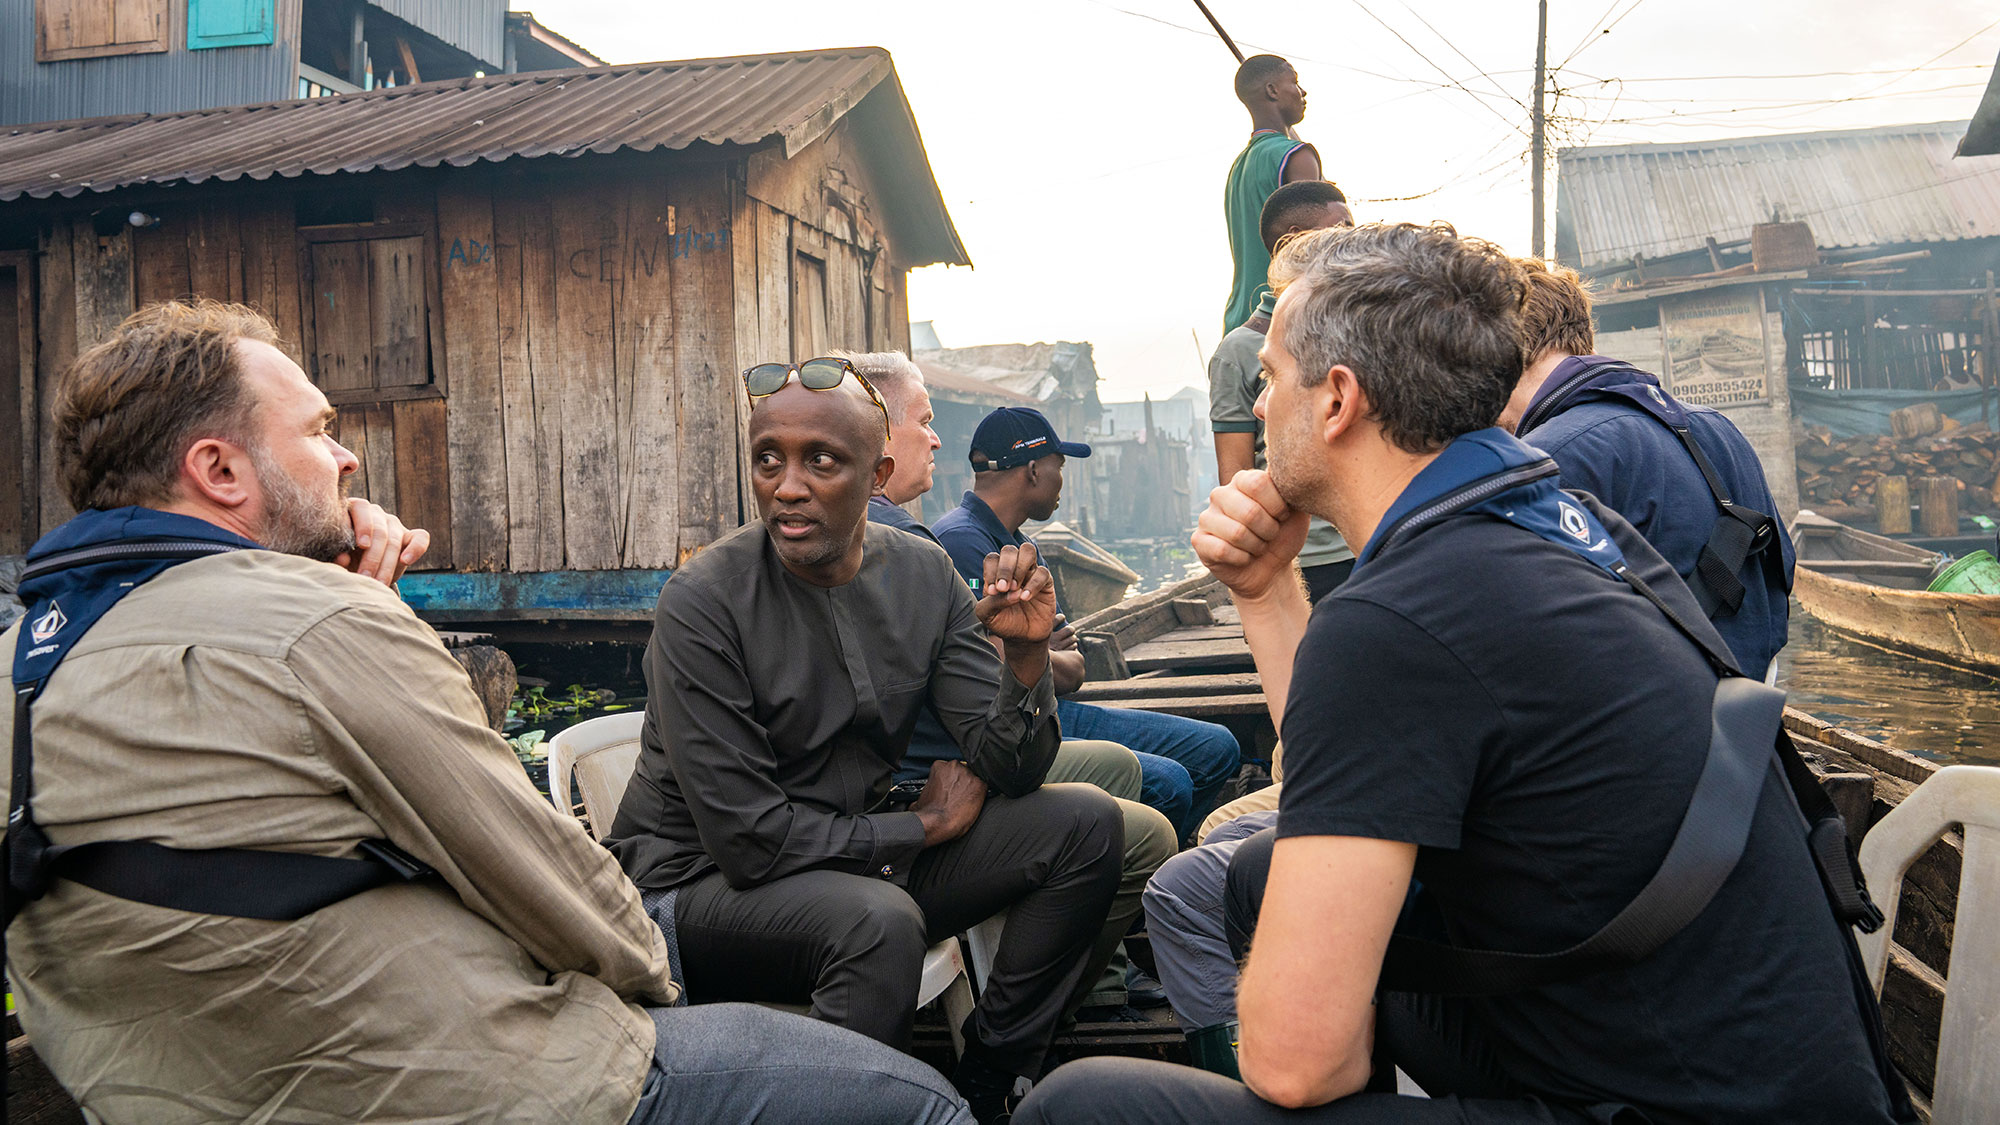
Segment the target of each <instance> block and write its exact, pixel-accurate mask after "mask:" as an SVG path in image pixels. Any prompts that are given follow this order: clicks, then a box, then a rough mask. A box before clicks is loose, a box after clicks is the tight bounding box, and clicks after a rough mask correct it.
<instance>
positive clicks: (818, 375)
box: [743, 356, 889, 432]
mask: <svg viewBox="0 0 2000 1125" xmlns="http://www.w3.org/2000/svg"><path fill="white" fill-rule="evenodd" d="M794 375H796V376H798V378H799V383H800V384H801V385H803V386H804V387H805V389H807V390H809V391H830V390H832V389H833V388H835V387H838V386H839V385H840V384H841V381H842V380H844V379H846V378H847V377H848V376H849V375H852V376H854V381H855V382H857V383H859V384H861V389H862V390H864V391H867V392H868V397H869V398H870V399H872V400H874V402H875V408H876V409H877V410H880V411H881V412H882V429H883V431H884V432H887V431H888V428H889V407H888V404H886V403H884V402H883V401H882V396H881V394H880V393H879V392H877V391H876V390H875V384H873V383H870V382H869V381H868V380H867V378H866V377H864V376H863V375H862V374H861V372H859V371H856V370H855V369H854V365H853V364H852V363H849V362H848V361H846V360H844V359H841V358H840V357H838V356H820V357H818V358H816V359H809V360H806V361H805V362H804V363H760V364H758V365H757V366H755V367H752V368H750V369H748V370H746V371H745V372H743V389H744V391H746V392H747V393H748V394H749V395H750V406H751V408H752V409H755V408H756V406H757V400H758V399H763V398H769V397H771V396H772V395H774V394H777V393H778V392H779V391H781V390H783V389H784V387H785V384H786V383H789V382H791V381H792V376H794Z"/></svg>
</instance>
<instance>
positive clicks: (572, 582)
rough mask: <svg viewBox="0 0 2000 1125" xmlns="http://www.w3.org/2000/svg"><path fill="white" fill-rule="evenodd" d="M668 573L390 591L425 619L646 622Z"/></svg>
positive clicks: (583, 573) (466, 580) (544, 576)
mask: <svg viewBox="0 0 2000 1125" xmlns="http://www.w3.org/2000/svg"><path fill="white" fill-rule="evenodd" d="M672 575H673V571H671V570H551V571H540V572H536V573H532V574H452V573H445V572H437V573H423V574H405V575H404V576H403V578H402V580H401V581H399V582H397V583H396V590H397V592H398V593H400V594H401V595H402V596H403V601H405V602H407V603H409V606H410V608H411V609H414V610H416V611H417V612H418V613H420V614H423V615H425V616H427V617H447V616H452V615H461V614H462V615H465V616H466V618H467V619H470V620H477V619H479V618H510V619H532V618H540V617H548V618H556V619H560V618H595V619H600V620H601V619H607V618H621V619H642V620H650V619H651V618H652V616H653V606H654V603H656V602H657V601H659V597H660V587H662V586H664V585H666V584H667V579H668V578H669V577H671V576H672Z"/></svg>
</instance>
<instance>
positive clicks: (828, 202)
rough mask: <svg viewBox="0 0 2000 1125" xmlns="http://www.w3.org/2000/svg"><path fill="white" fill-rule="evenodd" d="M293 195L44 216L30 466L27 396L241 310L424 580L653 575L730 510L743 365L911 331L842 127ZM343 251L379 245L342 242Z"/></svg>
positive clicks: (50, 492) (379, 178) (872, 342)
mask: <svg viewBox="0 0 2000 1125" xmlns="http://www.w3.org/2000/svg"><path fill="white" fill-rule="evenodd" d="M309 191H317V192H319V193H320V195H319V196H317V197H315V198H318V199H321V200H324V198H325V195H326V188H325V186H324V185H321V184H304V185H292V184H271V185H254V186H248V187H243V186H234V185H216V186H215V188H214V189H213V190H210V191H207V192H199V193H177V195H176V196H175V197H173V198H170V199H167V200H164V201H161V202H160V203H158V204H157V205H155V204H152V203H148V204H147V205H146V210H147V211H149V212H150V213H153V214H156V215H158V216H159V218H160V220H161V221H160V222H159V223H158V224H157V225H155V226H150V227H147V228H143V229H139V230H131V229H128V228H125V227H120V228H118V231H117V233H115V234H113V235H110V236H99V235H98V234H97V233H96V232H95V231H94V230H93V228H92V225H91V221H90V218H89V217H88V216H87V215H83V214H80V213H79V214H75V215H74V216H71V217H57V218H53V219H51V220H50V222H49V223H48V224H47V225H46V227H45V228H44V234H43V238H42V245H41V248H40V249H41V253H40V254H39V255H38V258H39V262H38V266H39V284H38V285H37V286H35V288H34V297H35V300H34V301H33V303H32V305H31V306H30V307H31V309H32V311H33V312H34V314H35V319H36V320H38V321H39V325H38V333H30V334H28V335H29V336H31V337H34V336H37V335H38V338H39V340H40V344H41V347H40V349H39V352H38V353H35V354H28V353H25V352H24V353H23V355H24V357H25V358H26V359H27V361H28V362H29V363H30V365H31V368H32V378H31V379H30V378H23V379H22V380H21V381H20V385H21V387H22V391H23V392H24V393H25V395H26V396H27V398H28V399H30V400H32V401H31V402H30V405H29V409H31V410H34V411H35V412H36V413H38V414H40V416H41V421H42V423H43V424H40V425H38V426H36V427H33V431H34V432H37V441H38V442H39V444H40V446H41V450H40V454H41V455H40V462H41V463H42V464H48V463H50V459H49V458H48V456H47V442H48V438H49V431H50V427H49V426H48V425H46V418H47V411H48V407H49V403H50V399H51V397H52V396H51V395H50V394H49V393H48V392H49V389H50V388H51V387H52V386H53V382H54V379H55V377H56V375H57V374H58V373H59V372H61V371H62V370H63V369H64V367H66V366H67V365H68V364H69V363H70V362H71V361H72V360H73V359H74V358H75V356H76V355H77V353H78V351H79V350H80V349H81V348H86V347H88V346H90V344H91V343H93V342H95V341H96V340H97V339H99V338H101V337H102V336H103V335H104V334H105V333H107V332H108V331H109V330H110V329H111V328H112V327H113V326H114V325H116V324H117V322H118V320H119V319H121V318H122V317H123V316H125V315H126V314H127V313H129V312H130V311H131V310H132V309H133V308H134V307H137V306H138V305H143V304H145V303H148V302H151V301H156V300H162V299H166V298H172V297H187V296H204V297H213V298H216V299H220V300H230V301H242V302H246V303H249V304H252V305H255V306H257V307H258V308H260V309H262V310H264V311H265V312H266V313H267V314H268V315H270V316H271V318H272V319H273V321H274V322H275V323H276V325H277V327H278V330H279V333H280V335H281V337H282V339H283V347H284V348H285V350H286V351H287V353H288V354H289V355H291V357H292V358H293V359H294V360H297V361H299V362H301V363H302V365H303V366H305V368H306V370H307V372H308V374H313V373H315V372H316V371H320V372H321V378H322V385H323V386H324V387H326V389H327V390H328V392H329V395H330V396H331V397H333V398H334V400H335V403H336V405H337V406H338V408H339V421H338V423H337V426H338V433H339V437H340V440H341V441H342V442H343V443H344V444H346V445H347V446H348V447H349V448H350V449H352V450H353V451H354V453H355V455H356V457H357V458H359V460H360V462H361V469H360V471H359V472H357V473H356V474H355V476H354V479H353V481H352V482H351V488H352V491H353V493H354V494H355V495H359V496H366V497H368V498H369V499H372V500H375V501H376V502H378V503H381V504H383V505H384V506H385V507H389V508H391V510H393V511H395V512H397V513H398V514H399V515H400V516H402V517H403V519H404V520H405V521H407V522H409V523H411V524H413V525H420V526H424V527H427V528H429V529H430V530H431V532H432V548H431V553H430V555H429V557H428V558H427V559H426V561H425V566H426V567H427V568H434V569H453V570H461V571H511V572H533V571H558V570H613V569H662V568H671V567H674V566H678V565H679V564H680V563H681V562H683V561H685V560H686V559H687V557H688V556H689V555H690V554H692V553H693V552H695V551H697V550H699V549H701V548H702V547H704V546H706V545H707V544H709V543H711V542H713V541H714V540H715V539H716V538H718V537H719V536H721V535H723V534H725V533H726V532H728V531H729V530H731V529H733V528H735V527H736V526H737V525H738V524H739V523H740V522H741V521H742V519H743V518H744V516H745V514H746V513H748V512H750V511H751V510H752V500H751V497H750V494H749V491H748V486H747V480H748V474H747V473H746V471H745V467H746V465H747V453H746V451H745V448H744V447H745V445H746V443H745V441H744V434H745V432H746V426H747V421H748V411H747V408H746V404H745V403H744V400H743V396H742V390H741V382H740V380H739V378H738V375H737V373H738V371H740V370H741V369H742V368H744V367H747V366H749V365H751V364H752V363H756V362H761V361H764V360H789V359H794V358H797V359H804V358H808V357H810V356H813V355H818V354H823V353H824V352H826V351H828V350H831V349H835V348H845V349H852V350H870V349H877V348H885V347H906V346H907V343H908V339H909V315H908V309H907V305H906V303H905V298H904V277H905V268H904V267H903V266H901V265H898V264H895V263H894V256H893V254H892V253H891V251H890V248H889V246H888V244H887V241H886V237H885V235H884V234H883V232H882V229H881V226H880V225H879V222H880V216H879V215H877V214H876V212H875V208H874V205H873V203H872V200H873V199H874V198H875V195H874V191H873V188H872V185H871V183H870V181H869V178H868V173H867V169H866V166H865V164H864V162H863V161H862V159H861V157H860V153H859V152H858V151H856V150H855V148H854V146H853V144H852V142H851V140H850V138H849V136H848V133H847V131H846V129H845V128H844V127H837V128H836V129H834V130H833V131H832V132H831V133H830V134H828V136H826V137H825V138H822V139H821V140H819V141H817V142H815V143H814V144H812V145H810V146H808V147H807V148H806V149H805V150H803V151H801V152H800V153H798V154H797V155H796V156H795V157H794V158H792V159H790V160H786V159H784V158H783V157H782V156H781V155H780V154H778V153H775V152H765V153H756V154H752V155H750V156H748V158H747V159H745V158H742V157H737V158H726V157H721V156H719V155H717V154H711V155H710V156H708V157H706V158H697V157H690V156H687V155H685V154H676V155H672V156H668V155H666V154H660V155H656V156H651V157H647V158H643V159H642V158H639V157H636V156H633V155H630V154H627V155H625V156H621V157H619V158H607V159H605V160H602V161H593V162H590V163H578V162H572V161H562V162H559V163H558V164H556V165H555V166H554V167H550V166H547V165H537V164H533V163H529V162H521V163H515V164H508V165H503V166H501V167H499V168H495V167H493V166H491V165H478V166H475V167H472V168H467V169H444V170H441V171H436V172H431V171H410V172H401V173H391V174H377V175H372V176H361V177H353V178H350V179H347V180H346V181H344V182H343V184H342V185H341V186H340V187H339V189H338V191H341V192H348V193H359V197H365V198H366V200H367V201H368V202H369V204H370V206H371V208H372V219H371V221H370V222H369V223H367V224H360V225H357V224H341V225H326V226H304V227H302V226H300V225H299V224H298V216H299V215H300V214H302V213H305V210H306V209H305V208H304V205H303V204H301V203H300V202H299V199H300V197H301V196H302V195H304V194H305V193H307V192H309ZM371 232H372V233H371ZM362 237H367V238H381V239H393V240H394V245H393V247H392V246H391V244H390V242H388V241H382V242H376V243H374V244H372V245H370V246H368V247H366V248H357V247H356V244H355V243H354V242H352V241H346V242H343V241H339V240H341V239H354V238H362ZM391 249H393V251H394V252H393V253H391V252H390V250H391ZM417 249H420V250H421V259H419V258H418V257H416V256H414V251H416V250H417ZM378 251H379V253H378ZM357 255H359V256H357ZM370 255H373V257H370ZM350 259H352V260H350ZM376 259H379V260H376ZM0 265H4V264H3V263H0ZM417 265H421V268H422V270H423V271H425V272H424V275H423V276H422V277H421V278H417V277H408V276H403V275H402V274H401V273H400V272H398V274H397V276H396V278H395V279H394V283H393V286H389V287H388V288H390V289H393V292H389V293H388V295H387V296H385V295H384V294H385V291H386V290H385V286H384V284H382V283H380V282H379V281H378V280H377V278H378V275H382V274H383V271H391V270H393V271H403V270H405V269H408V268H414V267H415V266H417ZM370 270H373V271H375V272H372V273H371V272H369V271H370ZM334 273H339V274H341V275H342V276H343V277H345V278H346V279H347V280H346V281H344V282H341V283H340V284H343V285H347V286H348V287H349V289H357V288H358V289H359V290H366V291H367V292H368V298H367V299H368V301H369V302H371V304H372V306H373V308H372V313H371V314H364V313H362V312H361V311H359V310H358V309H357V308H356V307H355V306H354V305H352V304H348V303H340V304H335V303H334V302H333V297H334V296H335V295H336V294H334V293H332V292H331V291H328V292H321V291H322V290H329V286H330V285H332V284H333V283H331V282H328V281H327V280H326V279H325V277H324V276H322V275H331V274H334ZM316 278H318V279H319V280H318V281H317V282H316V281H315V279H316ZM357 278H359V279H363V281H356V280H355V279H357ZM0 280H4V279H0ZM346 291H348V290H342V292H346ZM26 292H27V291H26V290H17V289H12V288H8V289H0V297H5V298H12V297H14V296H16V295H17V293H18V294H25V293H26ZM420 292H421V293H422V294H424V295H426V300H427V302H428V320H427V322H426V321H425V319H424V318H423V317H419V316H417V315H416V313H415V311H413V310H416V309H419V308H421V307H423V306H422V305H420V304H418V303H417V294H419V293H420ZM384 310H387V311H386V312H385V311H384ZM369 315H373V316H374V318H375V319H374V320H373V321H370V320H369V319H368V316H369ZM385 316H389V317H392V318H395V322H394V324H393V325H392V326H391V327H390V328H389V329H387V330H385V329H384V328H383V317H385ZM356 318H359V319H356ZM0 327H4V325H0ZM371 331H372V332H373V333H374V336H373V337H371V336H370V335H369V333H370V332H371ZM385 333H386V334H385ZM336 338H337V339H338V340H342V341H348V342H349V344H350V347H349V350H352V346H353V345H354V342H355V341H358V342H359V345H358V346H360V347H361V349H362V350H363V351H364V352H367V351H368V349H369V348H370V347H371V346H372V348H373V351H372V353H369V354H370V355H372V359H371V358H369V356H363V358H362V360H361V361H360V362H361V363H362V364H363V365H364V367H368V368H369V370H368V371H358V370H357V369H354V368H351V367H340V366H339V365H338V364H336V363H335V361H334V360H333V359H330V358H328V357H330V356H332V355H333V354H334V352H335V351H338V350H339V349H338V348H333V349H331V350H330V349H329V344H328V341H329V340H332V339H336ZM315 340H317V343H315ZM371 341H372V343H371ZM322 368H323V369H324V371H321V369H322ZM384 372H388V374H387V375H384V374H383V373H384ZM5 373H6V372H5V369H4V366H0V375H4V374H5ZM371 379H372V382H371ZM390 384H394V386H390ZM6 405H7V400H6V398H5V396H4V395H0V407H5V406H6ZM32 453H33V451H32V450H24V451H22V452H21V453H20V454H19V455H17V456H14V457H12V458H10V461H11V462H14V463H23V464H27V465H28V467H27V468H25V469H24V470H23V472H24V474H26V475H24V477H23V479H24V480H28V479H29V478H30V477H31V476H38V477H39V485H37V486H35V487H33V488H31V489H29V491H30V493H31V495H30V496H29V497H28V500H27V505H26V506H27V508H28V509H29V510H28V511H27V512H26V513H25V514H24V516H23V517H22V522H23V523H24V524H28V525H32V527H33V528H41V529H46V528H48V527H52V526H54V525H55V524H56V523H57V522H60V521H61V520H62V519H64V518H67V516H68V515H69V514H70V513H69V510H68V507H67V505H66V504H65V503H64V502H63V500H62V497H61V495H60V489H59V488H58V485H57V482H56V480H55V479H54V476H53V474H51V473H48V472H39V473H36V472H35V470H34V467H33V464H32V462H33V461H34V460H35V458H34V457H33V456H32ZM7 530H8V529H7V525H6V524H5V523H4V522H0V534H4V533H6V532H7ZM31 537H32V536H30V538H31Z"/></svg>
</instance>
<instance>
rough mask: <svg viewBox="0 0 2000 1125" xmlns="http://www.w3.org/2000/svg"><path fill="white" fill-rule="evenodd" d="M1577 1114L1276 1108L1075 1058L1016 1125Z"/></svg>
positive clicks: (1563, 1115)
mask: <svg viewBox="0 0 2000 1125" xmlns="http://www.w3.org/2000/svg"><path fill="white" fill-rule="evenodd" d="M1595 1120H1597V1119H1596V1118H1593V1117H1591V1116H1590V1115H1588V1114H1585V1113H1583V1112H1581V1111H1579V1110H1575V1109H1569V1108H1565V1107H1562V1106H1551V1105H1547V1104H1545V1103H1543V1102H1540V1101H1537V1100H1535V1099H1533V1098H1461V1097H1450V1096H1447V1097H1439V1098H1408V1097H1400V1096H1398V1095H1396V1094H1386V1093H1384V1094H1373V1093H1363V1094H1355V1095H1354V1096H1352V1097H1347V1098H1342V1099H1340V1100H1339V1101H1337V1102H1329V1103H1327V1104H1326V1105H1323V1106H1317V1107H1315V1108H1312V1109H1280V1108H1278V1107H1277V1106H1275V1105H1272V1104H1271V1103H1270V1102H1267V1101H1265V1100H1264V1099H1262V1098H1260V1097H1258V1096H1257V1095H1255V1094H1253V1093H1251V1092H1250V1088H1249V1087H1248V1086H1245V1085H1244V1084H1243V1083H1241V1082H1236V1081H1233V1080H1231V1079H1228V1078H1224V1077H1222V1076H1221V1075H1219V1074H1210V1073H1208V1072H1207V1071H1205V1070H1196V1069H1194V1068H1193V1067H1186V1066H1175V1065H1173V1064H1172V1063H1163V1062H1154V1061H1153V1060H1151V1059H1119V1058H1095V1059H1078V1060H1077V1061H1076V1062H1073V1063H1069V1064H1067V1065H1064V1066H1059V1067H1057V1068H1056V1069H1055V1070H1054V1071H1052V1072H1050V1074H1049V1076H1048V1077H1047V1078H1044V1079H1042V1080H1041V1081H1040V1082H1037V1083H1035V1088H1034V1089H1033V1090H1031V1091H1029V1093H1028V1097H1027V1099H1026V1100H1025V1101H1023V1102H1022V1103H1021V1105H1020V1107H1019V1108H1018V1109H1016V1110H1015V1111H1014V1125H1176V1123H1178V1122H1187V1123H1189V1125H1211V1123H1225V1122H1226V1123H1227V1125H1300V1123H1310V1125H1591V1123H1592V1122H1593V1121H1595Z"/></svg>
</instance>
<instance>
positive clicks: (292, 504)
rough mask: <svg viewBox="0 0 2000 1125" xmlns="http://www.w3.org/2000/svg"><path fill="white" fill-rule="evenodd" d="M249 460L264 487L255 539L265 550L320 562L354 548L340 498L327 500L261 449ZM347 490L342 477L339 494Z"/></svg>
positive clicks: (345, 509)
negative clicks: (327, 501)
mask: <svg viewBox="0 0 2000 1125" xmlns="http://www.w3.org/2000/svg"><path fill="white" fill-rule="evenodd" d="M250 463H251V465H252V467H254V468H255V469H256V470H257V481H258V483H259V484H261V485H262V486H263V489H264V526H263V527H262V528H261V529H260V534H259V535H258V536H257V541H258V542H259V543H262V544H263V545H264V547H265V548H266V549H268V550H272V551H277V552H279V553H281V554H286V555H299V556H301V557H303V558H308V559H314V560H317V561H319V562H332V561H333V560H335V559H337V558H339V557H340V556H341V555H343V554H346V553H347V552H349V551H352V550H354V525H353V523H352V522H351V521H350V520H349V519H348V518H347V505H346V504H345V503H343V502H342V501H341V500H340V499H339V498H336V499H335V500H334V501H333V503H332V504H328V503H326V502H325V501H324V500H323V499H322V498H321V497H319V496H317V495H314V494H313V492H312V491H311V490H309V489H307V488H306V487H305V486H304V485H302V484H300V483H299V482H298V481H296V480H294V479H293V478H292V477H291V476H289V475H288V474H286V473H285V471H284V470H282V469H280V468H279V467H278V465H277V462H275V461H273V460H271V458H270V457H269V456H268V455H266V453H265V452H264V450H263V449H261V448H257V449H252V450H250ZM346 493H347V478H345V477H342V478H340V494H341V495H342V496H345V495H346Z"/></svg>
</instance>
